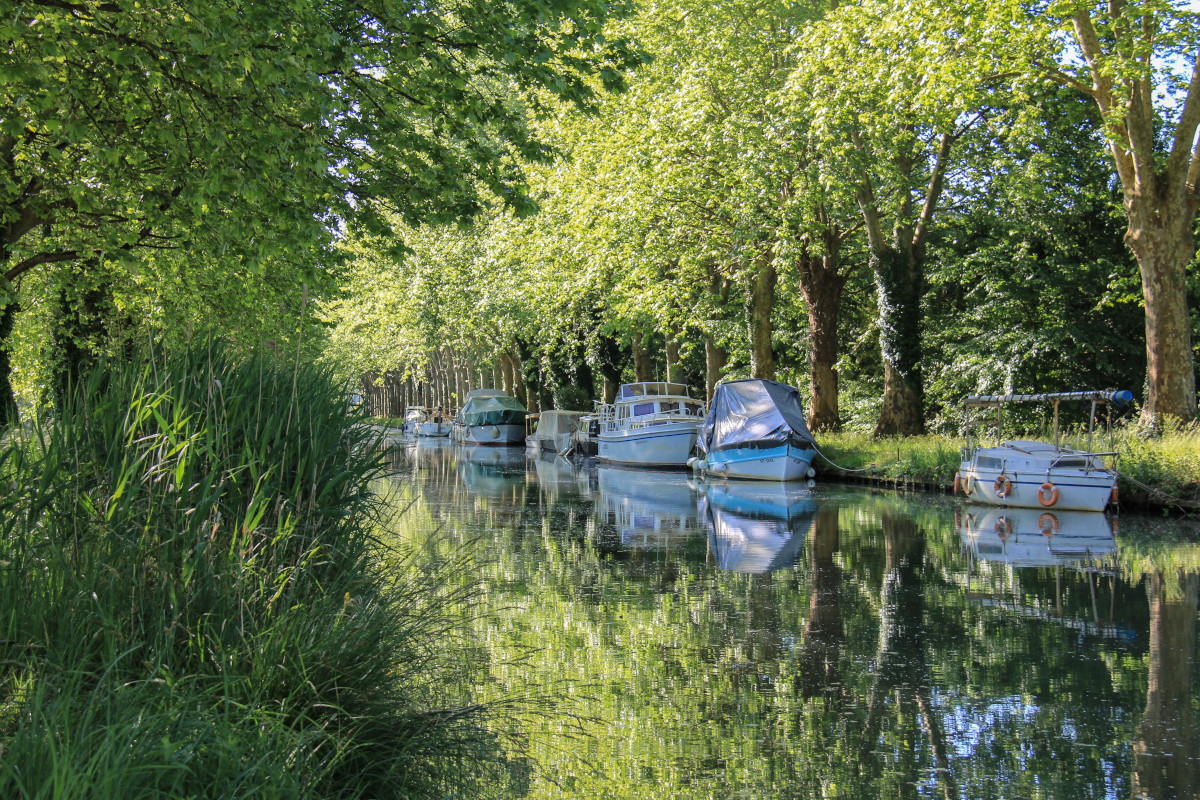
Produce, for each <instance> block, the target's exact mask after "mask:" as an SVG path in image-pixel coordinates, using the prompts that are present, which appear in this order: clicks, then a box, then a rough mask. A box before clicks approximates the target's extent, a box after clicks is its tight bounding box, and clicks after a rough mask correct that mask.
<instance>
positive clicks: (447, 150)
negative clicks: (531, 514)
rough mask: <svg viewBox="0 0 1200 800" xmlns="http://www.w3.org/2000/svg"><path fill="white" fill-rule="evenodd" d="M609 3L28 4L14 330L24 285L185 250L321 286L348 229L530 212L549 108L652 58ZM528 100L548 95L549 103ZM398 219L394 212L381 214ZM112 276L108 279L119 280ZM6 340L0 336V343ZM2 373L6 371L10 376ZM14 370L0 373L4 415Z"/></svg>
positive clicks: (17, 49)
mask: <svg viewBox="0 0 1200 800" xmlns="http://www.w3.org/2000/svg"><path fill="white" fill-rule="evenodd" d="M624 10H626V9H625V7H624V6H622V5H619V4H617V5H614V4H609V3H607V2H600V0H550V2H543V0H510V2H506V3H503V4H497V3H490V2H484V0H464V1H462V2H445V3H442V2H433V3H429V2H408V1H407V0H389V2H384V3H380V4H375V5H373V6H370V7H366V6H362V5H359V4H354V3H343V2H331V3H325V2H321V3H317V2H311V0H292V1H290V2H284V3H266V2H262V0H235V2H230V3H222V4H195V3H188V2H179V1H177V0H151V1H150V2H149V3H146V2H140V3H134V2H132V0H113V1H110V0H79V1H78V2H59V1H58V0H33V2H30V3H24V4H22V5H20V6H18V7H16V8H15V9H14V10H13V13H11V14H7V15H5V17H4V19H3V20H0V38H2V39H3V40H4V41H5V43H6V45H7V46H6V47H4V48H2V49H0V76H2V77H3V80H2V81H0V93H2V102H3V105H4V108H5V114H4V117H3V119H0V167H2V168H0V234H2V235H0V276H2V277H3V279H4V283H3V284H0V288H2V289H3V300H0V304H2V305H3V311H2V312H0V314H2V315H3V319H0V331H6V330H8V329H9V327H10V326H11V317H12V315H13V314H15V313H16V310H17V307H18V305H17V301H18V298H19V295H20V288H21V283H22V279H23V277H24V276H26V275H27V274H29V273H30V272H31V271H34V270H39V269H45V268H47V266H49V265H53V264H61V263H67V262H70V263H76V264H85V265H86V264H106V265H116V268H119V269H130V268H131V267H130V266H129V265H130V263H131V261H132V260H134V259H136V258H137V257H138V254H139V253H142V252H146V251H152V252H153V251H161V250H163V249H167V248H171V249H175V250H179V251H183V252H186V253H187V254H188V257H189V258H191V259H194V261H195V262H196V264H197V265H204V266H206V267H207V268H209V269H212V270H215V271H216V272H217V273H218V274H223V272H224V270H225V269H226V267H227V266H228V265H230V264H239V265H241V264H245V265H248V266H249V268H251V269H256V270H258V269H266V268H272V269H279V268H292V269H299V270H303V271H307V272H309V273H312V277H313V279H314V280H315V279H316V275H317V273H320V272H321V271H322V269H323V268H324V267H326V266H328V260H327V257H328V256H330V255H331V250H330V245H331V242H332V240H333V238H334V237H335V234H336V232H337V231H338V230H339V229H341V228H342V227H344V226H361V227H362V228H364V229H366V230H370V231H377V232H379V231H385V230H387V228H388V219H389V216H388V214H390V215H391V216H392V217H394V218H398V219H402V220H405V221H407V222H410V223H413V222H416V221H419V220H441V221H452V220H460V219H464V218H467V217H470V216H472V215H473V214H476V213H478V212H479V211H480V210H481V209H482V208H483V207H484V205H485V203H486V202H487V199H486V198H488V197H495V198H499V199H500V201H501V202H503V203H505V204H507V205H508V206H510V207H513V208H516V209H519V210H521V211H529V210H531V209H532V207H533V205H534V204H533V203H532V201H531V200H530V199H529V197H528V196H527V195H526V193H525V192H524V190H523V175H522V169H521V164H522V163H523V162H524V161H531V160H538V159H544V158H546V157H548V155H549V153H548V151H547V149H546V147H545V146H544V143H542V142H541V141H539V140H538V139H537V137H536V136H535V135H534V131H533V129H532V128H531V127H530V126H529V125H528V124H527V123H528V117H529V115H530V114H531V113H537V112H538V111H539V105H540V103H539V101H538V99H537V98H538V97H543V96H544V97H547V98H557V99H561V100H565V101H567V102H571V103H575V104H578V105H580V106H584V107H586V106H588V105H589V104H592V103H594V102H595V98H596V96H597V92H598V91H599V90H602V89H604V88H619V87H620V86H621V84H622V81H623V77H622V76H623V74H624V72H625V70H627V69H628V68H630V67H632V66H634V65H635V64H636V63H638V61H639V60H640V56H639V54H638V53H637V52H635V51H634V49H633V48H631V47H630V46H629V45H628V43H627V42H626V41H624V40H623V39H621V38H619V37H607V36H606V35H605V33H604V31H603V23H604V22H605V20H606V19H607V18H608V17H609V16H610V15H612V14H619V13H622V12H623V11H624ZM534 90H538V91H537V92H535V91H534ZM385 212H386V213H385ZM106 268H112V267H106ZM0 344H3V343H0ZM0 366H4V365H3V364H0ZM9 395H10V391H9V386H8V374H7V372H4V373H3V374H0V396H3V398H4V401H3V409H4V410H3V416H2V418H0V421H7V420H8V419H9V418H10V417H11V401H10V400H9Z"/></svg>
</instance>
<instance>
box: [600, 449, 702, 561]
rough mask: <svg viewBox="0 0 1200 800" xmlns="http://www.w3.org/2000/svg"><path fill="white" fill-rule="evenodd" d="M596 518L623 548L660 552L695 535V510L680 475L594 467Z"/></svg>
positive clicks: (687, 485) (697, 524)
mask: <svg viewBox="0 0 1200 800" xmlns="http://www.w3.org/2000/svg"><path fill="white" fill-rule="evenodd" d="M596 474H597V489H598V491H597V497H596V513H597V515H598V516H599V518H600V519H601V520H602V521H603V522H604V523H607V524H608V525H611V526H613V527H614V528H615V529H616V530H617V531H618V533H619V536H620V540H621V544H623V545H625V546H626V547H631V548H637V549H650V550H656V549H658V550H666V549H670V548H672V547H677V546H679V545H682V544H684V543H685V542H687V541H688V540H689V539H692V538H694V537H695V536H696V534H697V533H698V531H699V530H700V510H699V508H698V507H697V505H696V497H695V494H694V492H693V489H692V486H691V484H690V482H689V479H688V476H687V475H686V474H685V473H683V472H654V471H650V470H635V469H624V468H621V467H599V468H598V469H597V470H596Z"/></svg>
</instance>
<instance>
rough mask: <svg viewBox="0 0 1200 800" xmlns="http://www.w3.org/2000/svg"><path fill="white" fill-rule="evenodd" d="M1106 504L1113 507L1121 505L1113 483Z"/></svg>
mask: <svg viewBox="0 0 1200 800" xmlns="http://www.w3.org/2000/svg"><path fill="white" fill-rule="evenodd" d="M1108 502H1110V503H1112V504H1113V505H1114V506H1115V505H1120V503H1121V496H1120V495H1119V494H1117V485H1116V484H1115V483H1114V484H1113V490H1112V494H1111V495H1109V497H1108Z"/></svg>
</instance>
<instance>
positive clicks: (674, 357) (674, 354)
mask: <svg viewBox="0 0 1200 800" xmlns="http://www.w3.org/2000/svg"><path fill="white" fill-rule="evenodd" d="M664 349H665V350H666V355H667V380H668V381H672V382H678V380H679V326H678V325H672V326H671V332H670V333H668V334H667V335H666V347H665V348H664Z"/></svg>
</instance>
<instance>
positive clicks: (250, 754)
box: [0, 348, 509, 800]
mask: <svg viewBox="0 0 1200 800" xmlns="http://www.w3.org/2000/svg"><path fill="white" fill-rule="evenodd" d="M354 423H355V420H351V419H349V418H348V417H347V415H346V403H345V393H344V390H343V389H342V387H340V386H338V385H337V384H336V382H334V381H333V380H332V379H331V377H330V375H329V374H328V373H326V372H324V371H322V370H320V369H318V368H315V367H312V366H306V365H304V364H299V363H297V364H276V363H274V362H272V361H270V360H265V359H257V360H251V361H245V362H236V361H234V360H232V359H231V358H229V357H227V356H226V355H225V354H223V353H222V352H221V351H220V350H219V349H215V350H214V349H211V348H210V349H208V350H205V351H194V352H190V353H184V354H179V355H175V356H170V357H165V356H163V355H161V354H155V355H154V356H153V357H152V358H150V359H148V360H147V362H146V363H144V364H142V365H140V366H130V365H111V366H110V367H108V368H100V369H97V370H95V371H94V372H92V373H91V375H90V376H89V377H88V379H87V382H86V385H84V386H80V387H76V391H74V392H72V393H71V394H70V396H69V397H68V398H67V400H66V402H65V403H64V404H63V407H62V408H61V409H59V410H58V412H57V415H56V418H55V419H54V420H53V421H51V422H49V423H45V424H42V425H39V426H37V427H35V429H34V430H33V431H32V432H31V433H29V434H26V435H21V436H17V437H16V438H15V439H11V440H10V441H9V442H8V443H6V444H5V445H4V449H3V450H0V486H3V487H6V492H5V494H4V496H3V498H2V499H0V797H5V798H10V797H12V798H67V797H84V796H86V797H101V798H104V797H119V798H121V799H122V800H128V799H129V798H140V797H183V796H210V797H222V798H237V797H247V798H250V797H255V798H258V797H265V798H270V797H288V798H293V797H322V798H329V797H334V798H337V797H444V796H447V795H449V794H451V793H460V794H466V795H469V796H479V795H481V794H484V793H485V792H486V791H487V789H488V787H489V786H492V785H494V784H495V782H497V781H499V780H503V779H504V778H505V777H506V775H507V770H508V767H509V762H508V760H507V759H506V756H505V754H504V748H503V746H502V743H501V742H500V741H499V740H498V738H497V737H496V736H495V735H494V734H492V733H491V732H489V730H488V709H486V708H483V707H480V706H478V705H476V704H473V703H472V702H471V701H470V698H469V697H467V696H465V694H464V691H465V690H462V689H459V688H458V681H457V679H458V677H459V675H458V674H457V671H461V670H462V669H466V668H467V667H464V666H463V665H461V664H456V662H455V660H454V659H453V658H449V657H447V656H446V653H445V651H444V648H445V647H446V645H447V643H448V642H451V641H453V638H452V634H453V633H454V631H455V630H456V625H457V620H455V619H454V618H452V617H449V616H447V614H446V613H442V612H441V611H440V608H441V606H440V602H441V599H442V595H444V593H445V591H446V586H445V582H444V581H443V580H442V578H441V577H440V576H439V575H438V574H437V573H436V572H432V573H431V572H420V571H418V570H416V569H415V568H411V567H408V566H407V564H406V562H405V560H404V559H403V558H402V557H401V558H397V557H395V554H392V557H390V558H389V559H388V560H389V561H390V566H389V568H388V569H389V572H388V573H386V574H385V573H384V572H382V571H381V567H380V565H381V564H382V563H384V559H382V558H381V557H380V553H379V552H378V544H377V542H376V539H375V537H374V532H375V528H374V526H375V524H376V521H377V518H376V512H377V511H378V509H377V508H376V505H375V504H376V502H377V501H376V500H375V499H373V498H374V495H373V494H372V493H371V492H370V489H369V483H370V482H371V481H372V480H373V479H376V478H377V477H379V475H380V474H381V466H380V461H379V459H378V456H377V454H376V451H375V449H374V447H373V446H372V445H373V442H372V441H371V439H370V438H369V437H370V436H371V435H372V434H371V433H369V431H368V430H367V429H366V428H365V426H360V425H356V424H354ZM397 575H400V576H403V577H402V578H397ZM454 591H458V590H457V589H454ZM463 684H464V685H465V681H463Z"/></svg>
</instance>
